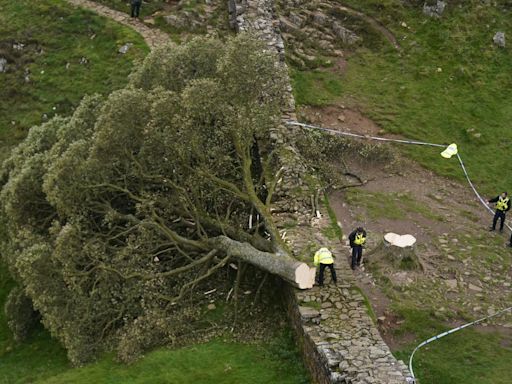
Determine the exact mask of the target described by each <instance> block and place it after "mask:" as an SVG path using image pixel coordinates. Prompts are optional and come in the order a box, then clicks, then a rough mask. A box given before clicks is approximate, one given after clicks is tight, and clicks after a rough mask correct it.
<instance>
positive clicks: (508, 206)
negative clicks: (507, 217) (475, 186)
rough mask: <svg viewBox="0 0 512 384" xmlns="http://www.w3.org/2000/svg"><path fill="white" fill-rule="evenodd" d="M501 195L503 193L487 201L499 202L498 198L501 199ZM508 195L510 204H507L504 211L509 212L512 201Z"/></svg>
mask: <svg viewBox="0 0 512 384" xmlns="http://www.w3.org/2000/svg"><path fill="white" fill-rule="evenodd" d="M500 196H501V195H498V196H496V197H495V198H494V199H491V200H487V202H489V203H497V202H498V200H499V199H500ZM507 197H508V198H509V200H508V204H507V209H505V210H504V211H503V212H507V211H508V210H509V209H510V203H512V201H510V197H509V196H507Z"/></svg>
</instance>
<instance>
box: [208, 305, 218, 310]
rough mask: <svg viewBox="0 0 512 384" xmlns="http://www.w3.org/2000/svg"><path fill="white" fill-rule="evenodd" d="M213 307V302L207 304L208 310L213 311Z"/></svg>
mask: <svg viewBox="0 0 512 384" xmlns="http://www.w3.org/2000/svg"><path fill="white" fill-rule="evenodd" d="M215 308H217V307H216V306H215V304H208V310H210V311H213V310H214V309H215Z"/></svg>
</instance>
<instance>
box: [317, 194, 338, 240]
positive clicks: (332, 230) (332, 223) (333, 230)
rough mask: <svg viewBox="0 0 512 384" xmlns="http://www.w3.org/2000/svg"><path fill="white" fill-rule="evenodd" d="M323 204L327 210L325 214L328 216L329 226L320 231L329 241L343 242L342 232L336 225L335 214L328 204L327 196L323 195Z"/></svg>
mask: <svg viewBox="0 0 512 384" xmlns="http://www.w3.org/2000/svg"><path fill="white" fill-rule="evenodd" d="M323 203H324V206H325V208H326V209H327V214H328V215H329V226H328V227H326V228H324V229H323V230H322V231H323V233H324V235H325V236H326V237H327V238H328V239H329V240H339V241H342V240H343V231H342V230H341V228H340V226H339V225H338V219H337V218H336V213H334V211H333V209H332V207H331V204H330V203H329V198H328V197H327V194H325V195H324V199H323Z"/></svg>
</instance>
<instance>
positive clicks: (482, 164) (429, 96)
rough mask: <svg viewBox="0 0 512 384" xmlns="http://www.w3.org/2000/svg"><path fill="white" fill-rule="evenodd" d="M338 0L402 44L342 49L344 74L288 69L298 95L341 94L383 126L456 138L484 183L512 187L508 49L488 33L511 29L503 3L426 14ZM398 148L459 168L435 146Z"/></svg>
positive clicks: (334, 98)
mask: <svg viewBox="0 0 512 384" xmlns="http://www.w3.org/2000/svg"><path fill="white" fill-rule="evenodd" d="M341 3H343V4H346V5H351V6H352V7H354V8H356V9H359V10H362V11H364V12H366V13H367V14H369V15H371V16H373V17H375V18H376V19H378V20H380V21H381V22H383V23H384V24H385V25H386V26H387V27H388V28H389V29H390V30H391V31H392V32H394V34H395V36H396V37H397V39H398V41H399V43H400V45H401V47H402V48H401V50H400V51H397V50H395V49H394V48H393V47H392V46H391V45H390V44H380V45H377V44H370V42H366V43H365V44H364V45H363V47H361V48H359V49H357V50H356V51H355V52H354V53H352V54H349V55H348V56H347V61H348V65H347V68H346V71H345V72H344V73H339V72H337V73H335V72H333V71H330V70H326V69H319V70H315V71H306V72H301V71H294V74H293V80H294V85H295V92H296V96H297V100H298V102H299V103H302V104H321V105H325V104H333V103H338V102H340V103H344V104H345V105H347V106H350V107H353V108H358V109H360V110H361V111H362V112H364V113H365V114H366V115H367V116H369V117H371V118H372V119H374V120H375V121H376V122H377V123H378V124H379V125H380V126H381V127H382V128H383V129H385V130H386V131H388V132H392V133H398V134H401V135H403V136H406V137H410V138H414V139H418V140H425V141H432V142H436V143H451V142H456V143H457V144H458V145H459V147H460V152H461V155H462V156H463V158H464V159H465V160H466V162H467V166H468V169H469V171H470V173H471V175H472V176H473V177H474V179H475V181H476V182H477V184H478V185H479V187H480V188H481V189H482V191H483V192H485V193H489V194H491V193H495V192H496V191H500V190H503V189H506V188H510V185H512V173H510V172H503V171H502V170H506V169H508V168H510V162H509V160H510V153H509V149H510V145H511V144H512V130H510V127H509V125H510V121H511V119H512V102H511V101H512V96H511V94H510V87H511V85H512V54H511V52H510V48H508V47H507V48H505V49H503V48H499V47H497V46H495V45H494V44H493V42H492V38H493V36H494V34H495V32H497V31H504V32H505V33H506V34H507V36H510V35H511V34H512V17H511V10H510V6H509V7H508V8H507V7H495V6H490V5H483V4H482V2H481V1H467V2H457V3H458V5H457V6H450V7H448V8H447V10H446V11H445V14H444V15H443V17H442V18H441V19H431V18H428V17H427V16H425V15H423V13H422V10H421V6H415V7H413V6H408V5H404V2H403V1H400V0H386V1H375V0H366V1H359V0H346V1H342V2H341ZM498 3H501V4H504V3H505V2H498ZM348 27H350V26H348ZM366 46H368V47H371V49H370V48H366ZM376 47H377V48H376ZM379 47H380V48H379ZM402 148H403V147H402ZM404 150H405V151H408V153H409V154H410V156H411V157H413V158H414V159H415V160H418V161H419V162H420V163H422V164H424V165H426V166H427V167H430V168H432V169H434V170H436V171H438V172H439V173H441V174H444V175H449V176H455V177H458V178H461V177H462V175H461V172H460V170H459V168H458V166H457V164H456V162H455V161H452V162H449V161H442V159H441V158H440V157H439V155H438V151H435V150H418V148H417V147H412V148H404Z"/></svg>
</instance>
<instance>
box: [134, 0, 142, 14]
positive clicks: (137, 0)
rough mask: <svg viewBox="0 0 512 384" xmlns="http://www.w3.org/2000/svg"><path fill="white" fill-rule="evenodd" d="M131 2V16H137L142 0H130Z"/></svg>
mask: <svg viewBox="0 0 512 384" xmlns="http://www.w3.org/2000/svg"><path fill="white" fill-rule="evenodd" d="M131 4H132V17H139V12H140V6H141V5H142V0H131Z"/></svg>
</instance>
